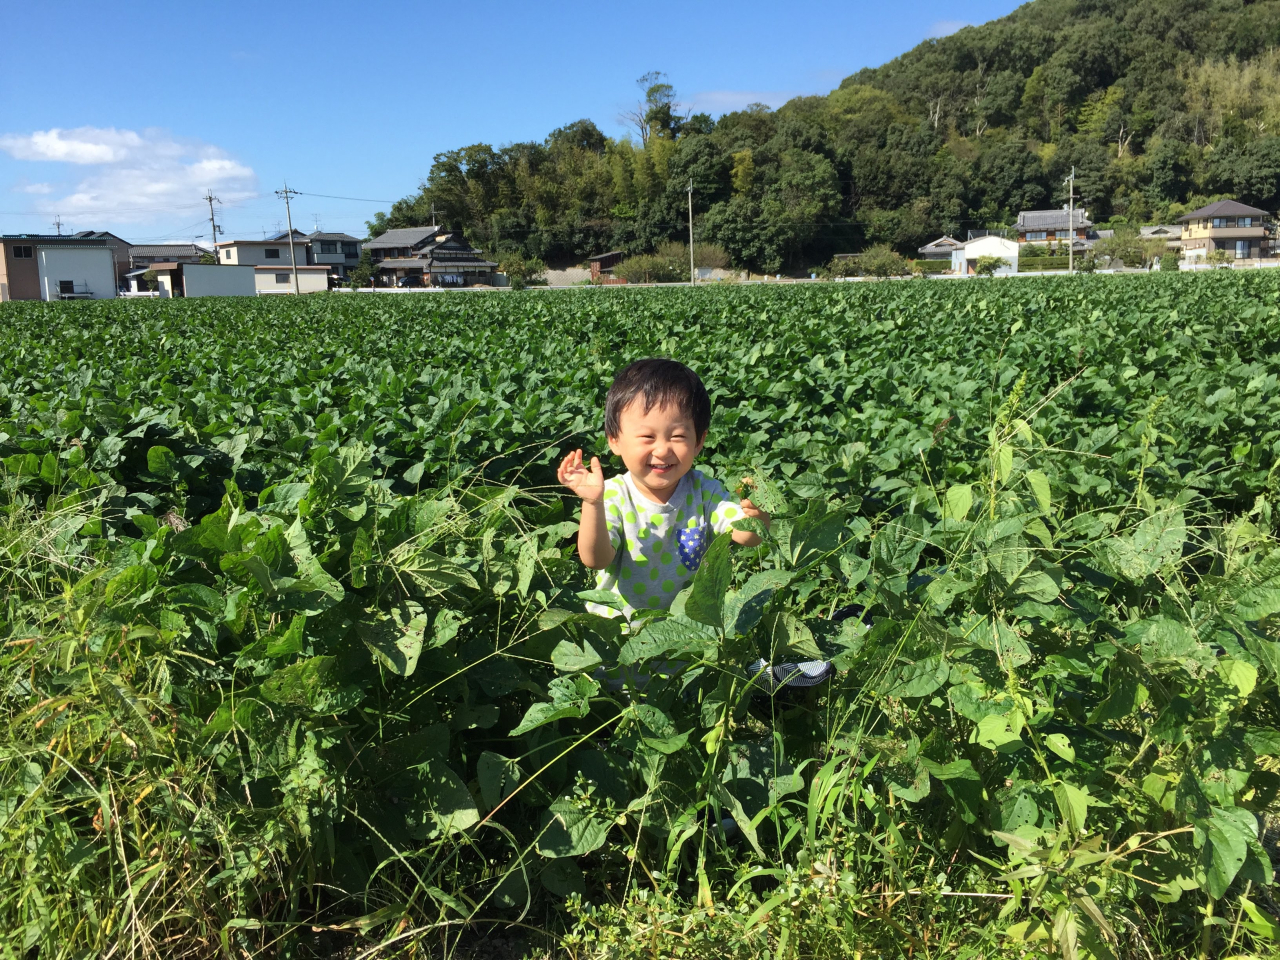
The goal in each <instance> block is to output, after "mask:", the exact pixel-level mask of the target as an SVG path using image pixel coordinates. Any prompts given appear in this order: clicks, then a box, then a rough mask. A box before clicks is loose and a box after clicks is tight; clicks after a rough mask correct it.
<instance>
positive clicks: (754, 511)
mask: <svg viewBox="0 0 1280 960" xmlns="http://www.w3.org/2000/svg"><path fill="white" fill-rule="evenodd" d="M738 505H739V506H740V507H742V512H743V513H745V514H746V515H747V516H748V517H754V518H755V519H756V520H759V521H760V522H761V523H763V524H764V525H765V526H766V527H767V526H769V515H768V514H767V513H765V512H764V511H763V510H761V509H760V508H759V507H757V506H756V505H755V504H754V503H752V502H751V501H750V500H748V499H746V498H745V497H744V498H743V499H742V501H741V502H740V503H739V504H738Z"/></svg>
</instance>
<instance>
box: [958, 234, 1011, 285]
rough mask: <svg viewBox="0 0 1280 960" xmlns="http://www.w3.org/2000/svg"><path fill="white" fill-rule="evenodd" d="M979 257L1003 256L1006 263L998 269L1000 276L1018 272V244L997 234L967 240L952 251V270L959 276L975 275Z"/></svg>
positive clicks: (997, 272)
mask: <svg viewBox="0 0 1280 960" xmlns="http://www.w3.org/2000/svg"><path fill="white" fill-rule="evenodd" d="M979 257H1000V258H1002V259H1003V260H1004V261H1005V265H1004V266H1002V267H999V268H997V269H996V274H997V275H999V276H1004V275H1006V274H1011V273H1017V272H1018V244H1017V243H1016V242H1015V241H1013V240H1009V239H1007V238H1005V237H999V236H996V235H995V234H988V235H987V236H985V237H978V239H976V240H969V241H966V242H965V243H962V244H960V246H958V247H956V249H955V250H953V251H951V272H952V273H954V274H956V275H957V276H973V275H974V274H976V273H977V272H978V258H979Z"/></svg>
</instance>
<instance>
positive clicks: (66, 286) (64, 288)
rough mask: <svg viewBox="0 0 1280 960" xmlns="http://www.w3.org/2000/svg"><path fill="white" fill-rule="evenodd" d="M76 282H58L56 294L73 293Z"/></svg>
mask: <svg viewBox="0 0 1280 960" xmlns="http://www.w3.org/2000/svg"><path fill="white" fill-rule="evenodd" d="M75 292H76V282H75V281H74V280H59V281H58V293H75Z"/></svg>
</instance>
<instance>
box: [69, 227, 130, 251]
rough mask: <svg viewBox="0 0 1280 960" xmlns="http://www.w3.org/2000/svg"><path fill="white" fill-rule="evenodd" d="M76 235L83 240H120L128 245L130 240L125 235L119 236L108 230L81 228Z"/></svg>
mask: <svg viewBox="0 0 1280 960" xmlns="http://www.w3.org/2000/svg"><path fill="white" fill-rule="evenodd" d="M74 236H76V237H78V238H80V239H81V240H119V241H120V242H121V243H123V244H124V245H125V246H126V247H127V246H129V241H128V240H126V239H124V237H117V236H116V235H115V234H114V233H110V232H109V231H107V230H81V231H80V232H79V233H77V234H74Z"/></svg>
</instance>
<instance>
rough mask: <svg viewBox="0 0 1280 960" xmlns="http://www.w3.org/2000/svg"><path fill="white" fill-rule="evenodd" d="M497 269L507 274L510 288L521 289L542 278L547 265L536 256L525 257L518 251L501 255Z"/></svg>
mask: <svg viewBox="0 0 1280 960" xmlns="http://www.w3.org/2000/svg"><path fill="white" fill-rule="evenodd" d="M498 269H499V270H501V271H502V272H503V273H505V274H506V275H507V281H508V282H509V283H510V285H511V289H512V290H523V289H524V288H525V287H526V286H528V285H529V284H531V283H536V282H538V281H539V280H542V279H544V278H545V276H546V273H547V265H546V264H545V263H543V262H542V261H541V260H539V259H538V258H537V257H529V258H527V259H526V258H525V257H522V256H521V255H520V254H518V253H511V254H507V255H506V256H505V257H503V258H502V262H501V263H500V264H499V265H498Z"/></svg>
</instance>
